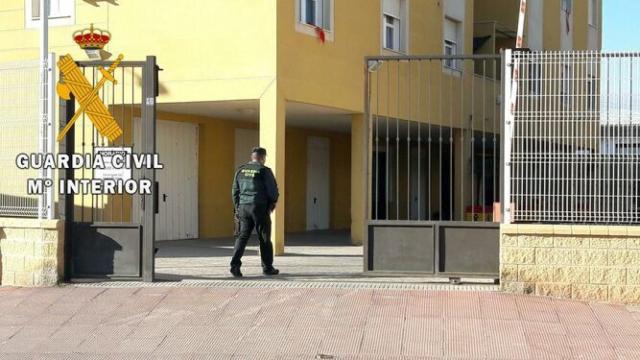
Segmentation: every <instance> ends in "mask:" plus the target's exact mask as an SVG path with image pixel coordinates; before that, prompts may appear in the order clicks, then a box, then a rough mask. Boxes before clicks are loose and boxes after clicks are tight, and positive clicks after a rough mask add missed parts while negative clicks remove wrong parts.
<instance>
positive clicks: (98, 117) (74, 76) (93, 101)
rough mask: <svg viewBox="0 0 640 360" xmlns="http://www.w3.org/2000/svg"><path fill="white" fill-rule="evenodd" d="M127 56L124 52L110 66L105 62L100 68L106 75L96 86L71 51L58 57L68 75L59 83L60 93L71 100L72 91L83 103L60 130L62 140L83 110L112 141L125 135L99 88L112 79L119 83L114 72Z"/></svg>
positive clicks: (60, 139) (57, 88)
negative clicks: (106, 67) (105, 65)
mask: <svg viewBox="0 0 640 360" xmlns="http://www.w3.org/2000/svg"><path fill="white" fill-rule="evenodd" d="M123 58H124V56H123V55H122V54H120V56H118V58H117V59H116V60H115V61H114V62H113V63H112V64H111V66H109V68H108V69H105V68H103V67H102V66H100V67H99V68H98V70H99V71H100V73H101V74H102V78H101V79H100V81H99V82H98V83H97V84H96V86H95V87H93V86H91V84H90V83H89V80H88V79H87V78H86V77H85V76H84V74H83V73H82V71H80V68H79V67H78V65H77V64H76V62H75V60H73V58H72V57H71V55H69V54H67V55H65V56H63V57H62V58H61V59H60V60H59V61H58V67H59V68H60V71H61V72H62V74H63V75H64V79H63V80H62V81H60V82H59V83H58V85H57V87H56V92H57V93H58V96H60V98H62V99H64V100H70V99H71V94H73V95H74V96H75V97H76V100H77V101H78V103H79V104H80V108H79V109H78V111H76V113H75V114H74V115H73V117H72V118H71V120H69V121H68V122H67V124H66V125H65V127H64V128H63V129H62V130H61V131H60V133H59V134H58V137H57V140H58V142H60V141H62V139H64V137H65V135H66V134H67V132H68V131H69V130H70V129H71V127H72V126H73V124H74V123H75V122H76V120H78V118H79V117H80V115H82V114H83V113H86V114H87V116H88V117H89V120H91V122H92V123H93V125H94V126H95V127H96V129H97V130H98V132H99V133H100V134H101V135H102V136H104V137H106V138H108V139H109V141H112V142H113V141H114V140H116V139H117V138H118V137H120V136H121V135H122V129H121V128H120V126H119V125H118V123H117V122H116V119H115V118H114V117H113V115H112V114H111V113H110V112H109V109H108V108H107V105H105V104H104V102H103V101H102V100H101V99H100V96H99V91H100V89H102V88H103V87H104V85H105V84H106V83H107V81H110V82H111V83H113V84H114V85H116V84H117V83H118V81H117V80H116V79H115V78H114V76H113V73H114V71H115V69H116V68H117V67H118V66H119V65H120V62H122V59H123Z"/></svg>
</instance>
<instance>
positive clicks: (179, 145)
mask: <svg viewBox="0 0 640 360" xmlns="http://www.w3.org/2000/svg"><path fill="white" fill-rule="evenodd" d="M134 126H135V128H134V134H135V135H134V136H135V138H136V139H135V140H136V143H140V142H139V139H140V131H139V129H140V122H139V121H136V122H135V125H134ZM156 131H157V132H156V134H157V137H156V151H157V152H158V154H159V156H160V162H161V163H162V164H163V165H164V169H162V170H157V171H156V180H157V181H158V183H159V186H160V191H159V196H158V201H159V204H158V214H157V215H156V240H180V239H194V238H197V237H198V125H197V124H192V123H185V122H177V121H164V120H158V123H157V130H156ZM137 203H138V202H136V204H137ZM137 210H138V209H137Z"/></svg>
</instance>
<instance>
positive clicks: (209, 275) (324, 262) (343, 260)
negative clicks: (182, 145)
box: [156, 231, 491, 284]
mask: <svg viewBox="0 0 640 360" xmlns="http://www.w3.org/2000/svg"><path fill="white" fill-rule="evenodd" d="M157 246H158V248H159V251H158V254H157V256H156V277H157V278H158V279H160V280H165V281H186V282H190V281H197V280H208V281H210V280H228V279H229V276H230V275H229V261H230V260H231V254H232V252H233V240H232V239H203V240H176V241H159V242H158V243H157ZM362 252H363V249H362V246H353V245H351V242H350V238H349V233H348V232H344V231H316V232H306V233H298V234H287V241H286V253H285V255H284V256H277V257H276V259H275V266H276V267H277V268H278V269H280V271H281V275H280V276H279V277H278V279H277V281H287V282H309V281H312V282H334V283H335V282H341V283H349V282H358V283H363V282H366V283H399V282H401V283H405V284H408V283H414V284H423V283H424V282H425V278H424V277H408V276H402V277H397V276H396V277H390V276H381V275H376V276H372V275H366V274H363V273H362V270H363V262H362ZM242 261H243V265H242V272H243V274H244V275H245V277H244V280H256V279H259V280H261V281H262V280H264V278H263V276H262V268H261V265H260V257H259V254H258V243H257V239H255V238H252V239H251V240H250V242H249V246H247V250H246V252H245V256H244V257H243V259H242ZM488 280H489V283H491V279H488ZM429 281H430V282H440V283H442V282H447V281H448V279H429ZM474 281H475V282H477V280H474ZM481 283H482V282H481ZM484 283H485V284H486V281H484Z"/></svg>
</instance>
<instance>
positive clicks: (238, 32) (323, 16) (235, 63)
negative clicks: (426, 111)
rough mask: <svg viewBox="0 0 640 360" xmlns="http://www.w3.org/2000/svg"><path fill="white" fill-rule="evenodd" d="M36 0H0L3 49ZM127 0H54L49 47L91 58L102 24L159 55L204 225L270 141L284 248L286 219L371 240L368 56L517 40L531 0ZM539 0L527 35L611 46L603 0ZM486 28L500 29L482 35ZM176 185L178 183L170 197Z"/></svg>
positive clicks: (119, 45)
mask: <svg viewBox="0 0 640 360" xmlns="http://www.w3.org/2000/svg"><path fill="white" fill-rule="evenodd" d="M36 3H37V1H32V0H4V1H2V2H0V63H2V62H11V61H19V60H25V59H35V58H37V55H38V30H37V24H38V21H37V11H34V9H33V6H36V5H35V4H36ZM119 3H120V4H119V5H118V6H113V5H110V4H108V3H101V6H99V7H95V6H92V5H90V4H89V3H86V2H84V1H82V0H52V4H53V6H54V7H55V9H54V11H55V18H54V19H52V20H51V32H50V51H51V52H55V53H56V54H58V55H62V54H66V53H70V54H71V55H73V56H74V58H76V59H83V58H85V55H84V52H83V51H82V50H81V49H79V48H78V46H77V45H76V44H75V43H74V42H73V39H72V33H73V32H74V31H76V30H79V29H82V28H87V27H89V25H90V24H94V26H95V27H96V28H101V29H105V30H108V31H109V32H111V34H112V41H111V42H110V43H109V45H108V46H107V48H106V50H108V51H110V52H112V53H114V54H119V53H123V54H125V56H126V60H141V59H143V58H144V57H145V56H146V55H155V56H157V59H158V64H159V65H160V67H161V68H162V69H163V71H162V72H161V73H160V96H159V98H158V106H157V109H158V119H159V120H161V121H165V122H167V123H182V124H190V126H192V127H193V128H195V131H196V134H197V138H196V140H195V141H193V143H192V145H191V146H192V147H191V148H190V149H191V150H187V151H192V152H195V155H196V156H197V166H195V167H194V168H192V169H190V170H189V171H192V172H193V173H192V174H190V175H192V176H194V177H195V178H196V179H197V182H196V185H195V186H197V193H196V199H197V201H196V203H195V204H193V203H191V204H187V205H190V206H192V208H193V209H192V210H190V211H189V212H188V215H189V216H193V217H197V219H198V221H197V222H196V223H195V224H196V225H194V226H195V227H196V229H195V230H194V231H192V232H191V233H189V234H191V235H192V237H200V238H215V237H228V236H231V235H232V233H233V223H232V221H231V219H232V211H233V209H232V204H231V196H230V187H231V179H232V177H233V175H234V170H235V167H236V166H237V165H238V164H239V163H241V162H242V161H244V160H245V158H246V157H248V153H249V150H250V146H255V145H258V144H259V145H261V146H263V147H265V148H267V151H268V153H269V156H268V160H267V161H268V164H267V165H268V166H270V167H271V168H272V169H273V170H274V173H275V175H276V178H277V180H278V184H279V187H280V192H281V196H282V201H281V202H280V204H278V207H277V209H276V211H275V212H274V214H273V224H274V226H273V235H274V244H275V247H276V252H277V253H280V254H281V253H283V252H284V245H285V233H286V232H299V231H308V230H315V229H334V230H350V231H351V238H352V242H353V243H354V244H361V243H362V240H363V237H364V231H365V230H364V229H365V226H364V223H365V204H366V199H365V197H366V196H367V194H366V188H367V186H366V183H365V178H366V169H365V168H366V165H365V162H364V161H365V160H364V159H365V151H366V147H365V139H364V129H365V117H364V89H365V88H364V86H365V73H366V71H365V62H364V58H365V56H371V55H403V54H407V55H416V54H434V55H435V54H443V53H445V51H451V49H449V50H446V47H445V43H446V42H445V40H451V42H453V43H455V45H456V48H455V50H453V51H454V54H473V53H474V52H475V53H495V52H497V51H499V50H500V49H501V48H504V47H513V46H514V43H515V40H514V39H515V28H516V22H517V15H518V3H519V1H518V0H475V1H474V0H314V1H311V0H234V1H228V0H210V1H198V2H183V3H180V2H175V1H169V0H135V1H131V0H120V1H119ZM529 6H530V10H529V11H528V22H527V26H526V27H525V29H526V31H525V34H526V35H525V43H526V46H528V47H531V48H532V49H535V50H560V49H566V50H568V49H599V48H600V43H601V35H600V34H601V20H600V19H601V1H600V0H597V1H591V0H574V1H566V0H544V1H542V0H537V1H536V0H529ZM52 15H53V14H52ZM451 33H455V35H453V38H452V36H451V35H450V34H451ZM482 36H488V37H489V41H488V42H485V43H484V44H483V45H482V47H480V48H477V49H475V48H474V40H475V39H476V38H478V37H482ZM321 38H323V39H321ZM434 86H437V85H434ZM492 86H495V84H493V85H492ZM115 115H116V116H117V114H115ZM159 131H170V130H162V128H161V127H159ZM158 136H159V137H161V136H163V135H162V134H159V135H158ZM160 156H161V159H162V158H163V157H164V158H169V157H171V156H174V155H172V154H169V153H167V154H163V153H162V151H161V153H160ZM178 160H179V159H178ZM174 161H175V159H174ZM319 169H320V170H319ZM161 186H162V185H161ZM173 190H174V189H172V188H167V190H166V191H168V192H169V193H168V198H169V199H171V198H172V194H171V193H170V192H171V191H173ZM161 192H162V190H161ZM160 240H165V239H160Z"/></svg>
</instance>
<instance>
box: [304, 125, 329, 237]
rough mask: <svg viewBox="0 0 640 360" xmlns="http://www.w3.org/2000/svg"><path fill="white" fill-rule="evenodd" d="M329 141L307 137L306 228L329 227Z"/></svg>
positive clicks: (327, 139) (316, 137) (319, 228)
mask: <svg viewBox="0 0 640 360" xmlns="http://www.w3.org/2000/svg"><path fill="white" fill-rule="evenodd" d="M329 148H330V141H329V138H326V137H318V136H310V137H309V138H308V139H307V230H326V229H329V201H330V197H329V182H330V178H329V165H330V153H329V151H330V150H329Z"/></svg>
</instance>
